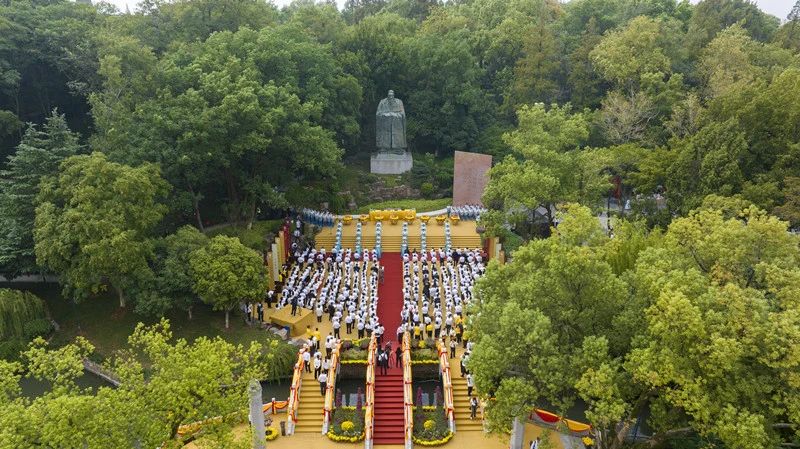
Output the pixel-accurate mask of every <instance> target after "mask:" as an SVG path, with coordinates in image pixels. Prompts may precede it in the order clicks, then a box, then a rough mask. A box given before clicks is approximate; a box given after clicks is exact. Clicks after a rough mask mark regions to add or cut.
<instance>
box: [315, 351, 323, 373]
mask: <svg viewBox="0 0 800 449" xmlns="http://www.w3.org/2000/svg"><path fill="white" fill-rule="evenodd" d="M318 354H319V353H317V354H316V355H314V379H317V378H319V373H320V371H321V370H322V360H320V359H319V355H318Z"/></svg>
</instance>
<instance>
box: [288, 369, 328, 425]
mask: <svg viewBox="0 0 800 449" xmlns="http://www.w3.org/2000/svg"><path fill="white" fill-rule="evenodd" d="M324 406H325V397H324V396H322V395H320V394H319V382H317V380H316V379H314V373H313V372H312V373H306V372H304V373H303V387H302V388H301V389H300V404H299V406H298V408H297V425H295V428H294V431H295V433H316V434H320V433H321V432H322V410H323V408H324Z"/></svg>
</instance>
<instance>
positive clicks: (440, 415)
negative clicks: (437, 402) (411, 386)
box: [413, 407, 452, 446]
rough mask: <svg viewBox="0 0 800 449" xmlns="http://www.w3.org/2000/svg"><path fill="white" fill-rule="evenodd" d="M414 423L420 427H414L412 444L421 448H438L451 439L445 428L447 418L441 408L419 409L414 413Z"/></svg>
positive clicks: (447, 429)
mask: <svg viewBox="0 0 800 449" xmlns="http://www.w3.org/2000/svg"><path fill="white" fill-rule="evenodd" d="M414 418H415V421H416V420H417V419H418V420H419V421H417V422H418V423H422V425H415V426H414V434H413V438H414V442H415V443H417V444H419V445H421V446H438V445H441V444H444V443H446V442H448V441H449V440H450V438H452V432H450V428H449V427H448V426H447V417H446V416H445V413H444V408H442V407H420V408H418V409H417V410H415V411H414Z"/></svg>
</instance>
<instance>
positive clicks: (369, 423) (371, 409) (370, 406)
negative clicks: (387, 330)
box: [364, 333, 378, 449]
mask: <svg viewBox="0 0 800 449" xmlns="http://www.w3.org/2000/svg"><path fill="white" fill-rule="evenodd" d="M377 351H378V340H377V338H375V334H374V333H373V334H372V337H370V339H369V353H368V354H367V394H366V401H364V402H365V403H364V449H372V440H373V437H374V433H375V431H374V430H375V429H374V427H375V354H376V352H377Z"/></svg>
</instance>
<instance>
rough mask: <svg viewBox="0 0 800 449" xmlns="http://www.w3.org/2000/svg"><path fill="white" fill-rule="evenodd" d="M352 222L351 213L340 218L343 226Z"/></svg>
mask: <svg viewBox="0 0 800 449" xmlns="http://www.w3.org/2000/svg"><path fill="white" fill-rule="evenodd" d="M352 222H353V216H352V215H345V216H344V218H342V223H344V225H345V226H348V225H349V224H350V223H352Z"/></svg>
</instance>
